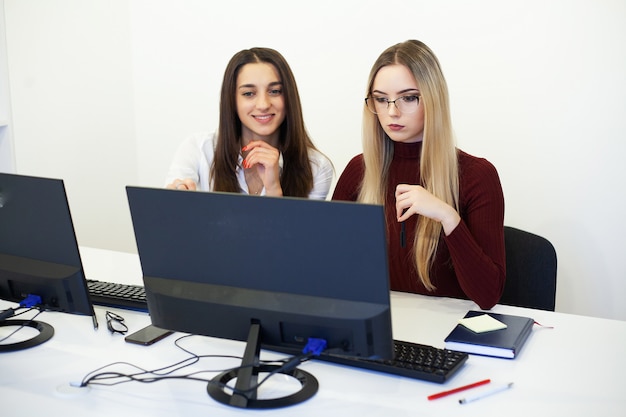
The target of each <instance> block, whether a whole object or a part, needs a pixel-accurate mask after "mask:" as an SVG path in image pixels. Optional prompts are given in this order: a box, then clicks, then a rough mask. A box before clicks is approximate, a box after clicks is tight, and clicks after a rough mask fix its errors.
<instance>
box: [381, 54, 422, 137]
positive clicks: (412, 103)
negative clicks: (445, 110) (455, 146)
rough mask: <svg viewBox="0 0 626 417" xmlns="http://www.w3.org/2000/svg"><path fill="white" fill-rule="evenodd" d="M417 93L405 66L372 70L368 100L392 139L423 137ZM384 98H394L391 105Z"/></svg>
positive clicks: (420, 106) (411, 76) (409, 72)
mask: <svg viewBox="0 0 626 417" xmlns="http://www.w3.org/2000/svg"><path fill="white" fill-rule="evenodd" d="M419 96H420V90H419V88H418V85H417V81H415V78H414V77H413V74H412V73H411V71H409V69H408V68H407V67H406V66H404V65H399V64H394V65H387V66H385V67H382V68H381V69H380V70H379V71H378V73H377V74H376V77H375V78H374V83H373V84H372V91H371V93H370V97H372V98H370V99H369V100H371V101H373V102H374V103H376V107H377V109H376V113H377V115H378V121H379V122H380V125H381V126H382V128H383V130H384V131H385V133H386V134H387V135H388V136H389V137H390V138H391V140H393V141H394V142H404V143H412V142H420V141H421V140H422V139H423V136H424V106H423V104H422V101H421V100H420V98H421V97H419ZM386 100H389V101H394V100H396V102H395V105H394V103H387V102H386ZM398 107H400V108H398Z"/></svg>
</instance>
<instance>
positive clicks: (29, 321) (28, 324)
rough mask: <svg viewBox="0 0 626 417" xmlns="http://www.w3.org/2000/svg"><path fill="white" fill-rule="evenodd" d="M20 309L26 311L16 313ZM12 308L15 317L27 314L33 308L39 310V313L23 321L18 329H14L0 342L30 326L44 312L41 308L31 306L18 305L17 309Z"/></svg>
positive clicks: (0, 341) (0, 340)
mask: <svg viewBox="0 0 626 417" xmlns="http://www.w3.org/2000/svg"><path fill="white" fill-rule="evenodd" d="M19 309H24V311H21V312H19V313H15V311H18V310H19ZM12 310H13V311H14V313H13V317H18V316H21V315H22V314H26V313H28V312H30V311H32V310H37V314H35V315H34V316H33V317H32V318H30V319H28V320H26V321H25V322H23V323H22V324H21V325H20V326H19V327H18V328H17V329H15V330H13V331H12V332H11V333H9V334H8V335H6V336H4V337H3V338H2V339H0V343H2V342H4V341H5V340H7V339H8V338H10V337H11V336H13V335H14V334H15V333H17V332H19V331H20V330H22V329H23V328H24V327H28V326H30V324H31V323H32V322H33V321H34V320H35V319H36V318H37V316H39V315H40V314H41V313H42V312H43V311H41V310H40V309H38V308H37V307H30V308H24V307H18V308H17V309H12ZM7 321H8V320H7Z"/></svg>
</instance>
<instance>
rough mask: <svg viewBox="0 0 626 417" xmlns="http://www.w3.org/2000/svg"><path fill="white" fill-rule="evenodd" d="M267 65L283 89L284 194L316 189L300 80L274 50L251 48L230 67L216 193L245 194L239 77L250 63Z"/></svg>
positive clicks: (217, 150) (226, 77) (280, 145)
mask: <svg viewBox="0 0 626 417" xmlns="http://www.w3.org/2000/svg"><path fill="white" fill-rule="evenodd" d="M251 63H267V64H271V65H273V66H274V68H276V71H277V72H278V76H279V77H280V81H281V82H282V86H283V97H284V100H285V112H286V114H285V120H284V121H283V123H282V124H281V125H280V127H279V139H278V148H279V149H278V150H279V151H280V152H281V153H282V154H283V171H282V174H281V177H280V185H281V187H282V189H283V195H285V196H292V197H307V196H308V195H309V192H310V191H311V190H312V189H313V172H312V170H311V164H310V162H309V154H308V150H309V149H311V148H312V149H315V146H314V145H313V142H312V141H311V138H310V137H309V135H308V133H307V131H306V128H305V126H304V119H303V117H302V105H301V103H300V95H299V94H298V87H297V85H296V80H295V78H294V76H293V73H292V72H291V68H290V67H289V64H287V61H286V60H285V58H283V56H282V55H281V54H280V53H279V52H277V51H275V50H273V49H270V48H251V49H245V50H243V51H240V52H238V53H236V54H235V55H234V56H233V57H232V58H231V60H230V62H229V63H228V65H227V66H226V71H225V72H224V80H223V82H222V92H221V96H220V118H219V127H218V130H217V146H216V148H215V159H214V160H213V164H212V166H211V174H212V178H213V189H214V190H215V191H226V192H236V193H238V192H241V189H240V187H239V183H238V182H237V177H236V174H235V173H236V170H237V160H238V157H239V152H240V150H241V143H240V139H241V130H242V129H241V121H240V120H239V117H238V116H237V102H236V98H235V94H236V89H237V85H236V84H237V76H238V75H239V71H240V70H241V68H242V67H243V66H244V65H246V64H251Z"/></svg>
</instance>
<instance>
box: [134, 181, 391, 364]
mask: <svg viewBox="0 0 626 417" xmlns="http://www.w3.org/2000/svg"><path fill="white" fill-rule="evenodd" d="M127 195H128V200H129V205H130V211H131V216H132V221H133V226H134V231H135V238H136V242H137V249H138V253H139V257H140V260H141V266H142V269H143V279H144V286H145V290H146V297H147V302H148V310H149V312H150V317H151V320H152V323H153V324H154V325H156V326H158V327H162V328H166V329H171V330H176V331H182V332H186V333H192V334H199V335H207V336H214V337H220V338H228V339H235V340H244V341H245V340H249V339H248V338H249V331H250V328H251V324H253V323H258V325H259V328H260V335H259V339H260V343H261V345H262V346H263V347H266V348H269V349H272V348H276V347H278V348H279V349H278V350H281V351H290V350H291V351H293V352H296V351H298V350H301V349H302V348H303V347H304V346H305V344H306V343H307V341H308V340H309V339H310V338H317V339H323V340H325V341H326V342H327V349H328V351H330V352H333V353H336V354H345V355H354V356H361V357H372V356H377V357H389V358H390V357H391V356H392V351H393V340H392V331H391V312H390V296H389V282H388V268H387V252H386V237H385V236H386V235H385V220H384V215H383V209H382V207H381V206H376V205H365V204H357V203H349V202H330V201H314V200H307V199H298V198H273V197H256V196H248V195H242V194H229V193H206V192H186V191H176V190H166V189H155V188H143V187H130V186H129V187H127Z"/></svg>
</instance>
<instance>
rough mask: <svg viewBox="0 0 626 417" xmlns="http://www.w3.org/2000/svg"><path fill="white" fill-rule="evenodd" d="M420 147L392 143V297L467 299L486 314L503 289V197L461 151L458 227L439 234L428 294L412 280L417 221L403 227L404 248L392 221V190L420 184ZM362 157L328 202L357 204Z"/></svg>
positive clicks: (391, 199) (389, 213) (489, 171)
mask: <svg viewBox="0 0 626 417" xmlns="http://www.w3.org/2000/svg"><path fill="white" fill-rule="evenodd" d="M421 148H422V144H421V142H418V143H397V142H396V143H394V156H393V161H392V163H391V166H390V169H389V183H388V187H387V196H386V200H385V213H386V220H387V239H388V242H387V243H388V256H389V279H390V288H391V289H392V290H394V291H404V292H412V293H418V294H427V295H437V296H446V297H455V298H469V299H470V300H472V301H474V302H475V303H476V304H478V305H479V307H480V308H482V309H490V308H491V307H493V306H494V305H495V304H496V303H497V302H498V301H499V300H500V296H501V294H502V290H503V288H504V280H505V253H504V196H503V193H502V186H501V184H500V178H499V177H498V172H497V171H496V169H495V167H494V166H493V165H492V164H491V163H490V162H489V161H487V160H486V159H482V158H477V157H474V156H471V155H469V154H467V153H465V152H463V151H460V150H459V152H458V155H459V200H460V205H459V211H460V213H459V214H460V216H461V222H460V223H459V225H458V226H457V227H456V228H455V229H454V230H453V231H452V233H450V235H449V236H445V235H444V234H443V233H442V235H441V238H440V241H439V247H438V250H437V254H436V257H435V261H434V263H433V266H432V268H431V282H432V283H433V284H434V285H435V286H436V287H437V288H436V290H434V291H428V290H427V289H426V288H425V287H424V286H423V285H422V283H421V281H420V280H419V278H418V276H417V271H416V269H415V266H414V260H413V259H414V258H413V256H414V255H413V253H414V251H413V239H414V237H415V226H416V220H417V216H411V217H410V218H409V220H407V221H406V222H405V230H406V239H405V245H404V246H403V245H402V244H401V238H400V230H401V224H400V223H398V221H397V220H396V209H395V189H396V186H397V185H398V184H420V154H421ZM364 169H365V167H364V164H363V155H362V154H361V155H357V156H355V157H354V158H353V159H352V160H351V161H350V162H349V163H348V165H347V166H346V169H345V170H344V171H343V173H342V174H341V177H340V178H339V181H338V182H337V186H336V187H335V191H334V194H333V200H346V201H356V200H357V197H358V190H359V188H360V184H361V181H362V180H363V173H364Z"/></svg>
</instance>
